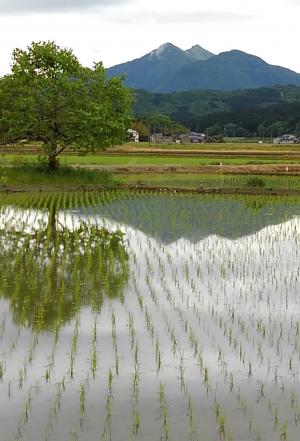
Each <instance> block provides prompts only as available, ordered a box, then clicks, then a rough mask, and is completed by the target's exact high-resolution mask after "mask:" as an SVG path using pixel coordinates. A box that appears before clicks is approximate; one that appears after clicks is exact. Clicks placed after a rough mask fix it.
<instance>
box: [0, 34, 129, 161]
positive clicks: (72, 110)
mask: <svg viewBox="0 0 300 441" xmlns="http://www.w3.org/2000/svg"><path fill="white" fill-rule="evenodd" d="M131 102H132V94H131V91H130V90H129V89H127V88H125V87H124V86H123V79H122V78H111V79H107V78H106V76H105V70H104V68H103V65H102V64H101V63H97V64H95V65H94V67H93V68H92V69H89V68H85V67H83V66H81V65H80V63H79V61H78V60H77V58H76V57H75V56H74V55H73V53H72V51H71V50H68V49H62V48H60V47H58V46H57V45H56V44H55V43H53V42H44V43H32V45H31V46H30V47H28V48H27V50H25V51H24V50H21V49H15V50H14V52H13V64H12V73H11V74H10V75H6V76H4V77H3V78H1V79H0V143H1V144H8V143H16V142H18V141H21V140H28V141H39V142H42V145H43V148H44V155H43V156H44V158H45V161H46V164H47V167H48V168H49V169H55V168H56V167H57V166H58V164H59V163H58V155H59V154H60V153H62V152H63V151H64V150H65V149H66V148H67V147H68V148H72V149H75V150H79V151H81V152H87V151H94V150H95V149H97V148H102V149H103V148H106V147H108V146H110V145H116V144H118V143H122V142H124V141H125V140H126V129H127V128H128V127H129V125H130V120H131Z"/></svg>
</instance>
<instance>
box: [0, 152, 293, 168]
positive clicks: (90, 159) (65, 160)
mask: <svg viewBox="0 0 300 441" xmlns="http://www.w3.org/2000/svg"><path fill="white" fill-rule="evenodd" d="M37 159H38V156H37V155H13V154H6V155H1V156H0V166H1V165H3V166H4V165H20V164H22V163H32V162H34V161H37ZM60 163H61V165H99V166H103V167H117V166H120V167H126V166H127V167H134V166H198V165H219V164H220V163H222V164H224V165H255V164H300V159H292V158H291V159H290V158H288V157H285V158H278V157H272V156H267V157H258V158H255V157H253V158H244V157H230V158H229V157H226V155H220V156H218V157H205V156H204V157H203V156H200V157H199V156H153V155H149V156H147V155H128V154H123V155H108V154H105V155H88V156H79V155H64V156H60Z"/></svg>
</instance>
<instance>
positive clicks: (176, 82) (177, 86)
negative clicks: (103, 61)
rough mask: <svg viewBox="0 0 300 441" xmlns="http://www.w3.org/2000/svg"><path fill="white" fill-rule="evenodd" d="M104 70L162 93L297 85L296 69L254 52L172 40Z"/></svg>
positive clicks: (299, 79) (134, 85)
mask: <svg viewBox="0 0 300 441" xmlns="http://www.w3.org/2000/svg"><path fill="white" fill-rule="evenodd" d="M107 74H108V76H109V77H112V76H118V75H123V74H125V76H126V84H127V85H128V86H130V87H132V88H134V89H143V90H146V91H149V92H161V93H169V92H179V91H189V90H210V89H212V90H224V91H226V90H227V91H230V90H239V89H253V88H259V87H272V86H280V85H295V86H300V74H299V73H297V72H294V71H292V70H290V69H287V68H284V67H281V66H275V65H271V64H268V63H267V62H266V61H264V60H263V59H262V58H260V57H257V56H255V55H252V54H248V53H246V52H243V51H240V50H237V49H233V50H230V51H226V52H221V53H220V54H218V55H214V54H213V53H211V52H209V51H207V50H206V49H204V48H202V47H201V46H199V45H194V46H192V47H191V48H190V49H187V50H183V49H180V48H179V47H177V46H175V45H173V44H172V43H165V44H163V45H161V46H159V47H158V48H157V49H154V50H153V51H151V52H149V53H148V54H145V55H144V56H142V57H140V58H137V59H135V60H132V61H129V62H126V63H122V64H119V65H116V66H112V67H111V68H109V69H107Z"/></svg>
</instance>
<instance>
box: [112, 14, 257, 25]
mask: <svg viewBox="0 0 300 441" xmlns="http://www.w3.org/2000/svg"><path fill="white" fill-rule="evenodd" d="M254 17H255V15H252V14H240V13H236V12H227V11H224V12H222V11H195V12H186V11H183V12H173V11H172V12H160V11H139V12H134V13H130V14H126V15H124V14H119V15H118V14H113V15H112V16H111V17H110V18H108V19H109V20H111V21H116V22H119V23H137V22H154V23H158V24H180V23H224V22H241V21H248V20H252V19H254Z"/></svg>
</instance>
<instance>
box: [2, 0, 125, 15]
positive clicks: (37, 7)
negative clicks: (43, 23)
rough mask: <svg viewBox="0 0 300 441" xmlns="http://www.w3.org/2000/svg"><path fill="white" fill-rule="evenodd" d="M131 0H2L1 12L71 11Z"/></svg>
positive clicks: (11, 13) (113, 4)
mask: <svg viewBox="0 0 300 441" xmlns="http://www.w3.org/2000/svg"><path fill="white" fill-rule="evenodd" d="M130 1H131V0H0V13H1V14H7V15H13V14H18V15H19V14H22V15H23V14H32V13H49V12H70V11H76V10H84V9H91V8H104V7H106V8H107V7H110V6H118V5H120V4H123V3H128V2H130Z"/></svg>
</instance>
